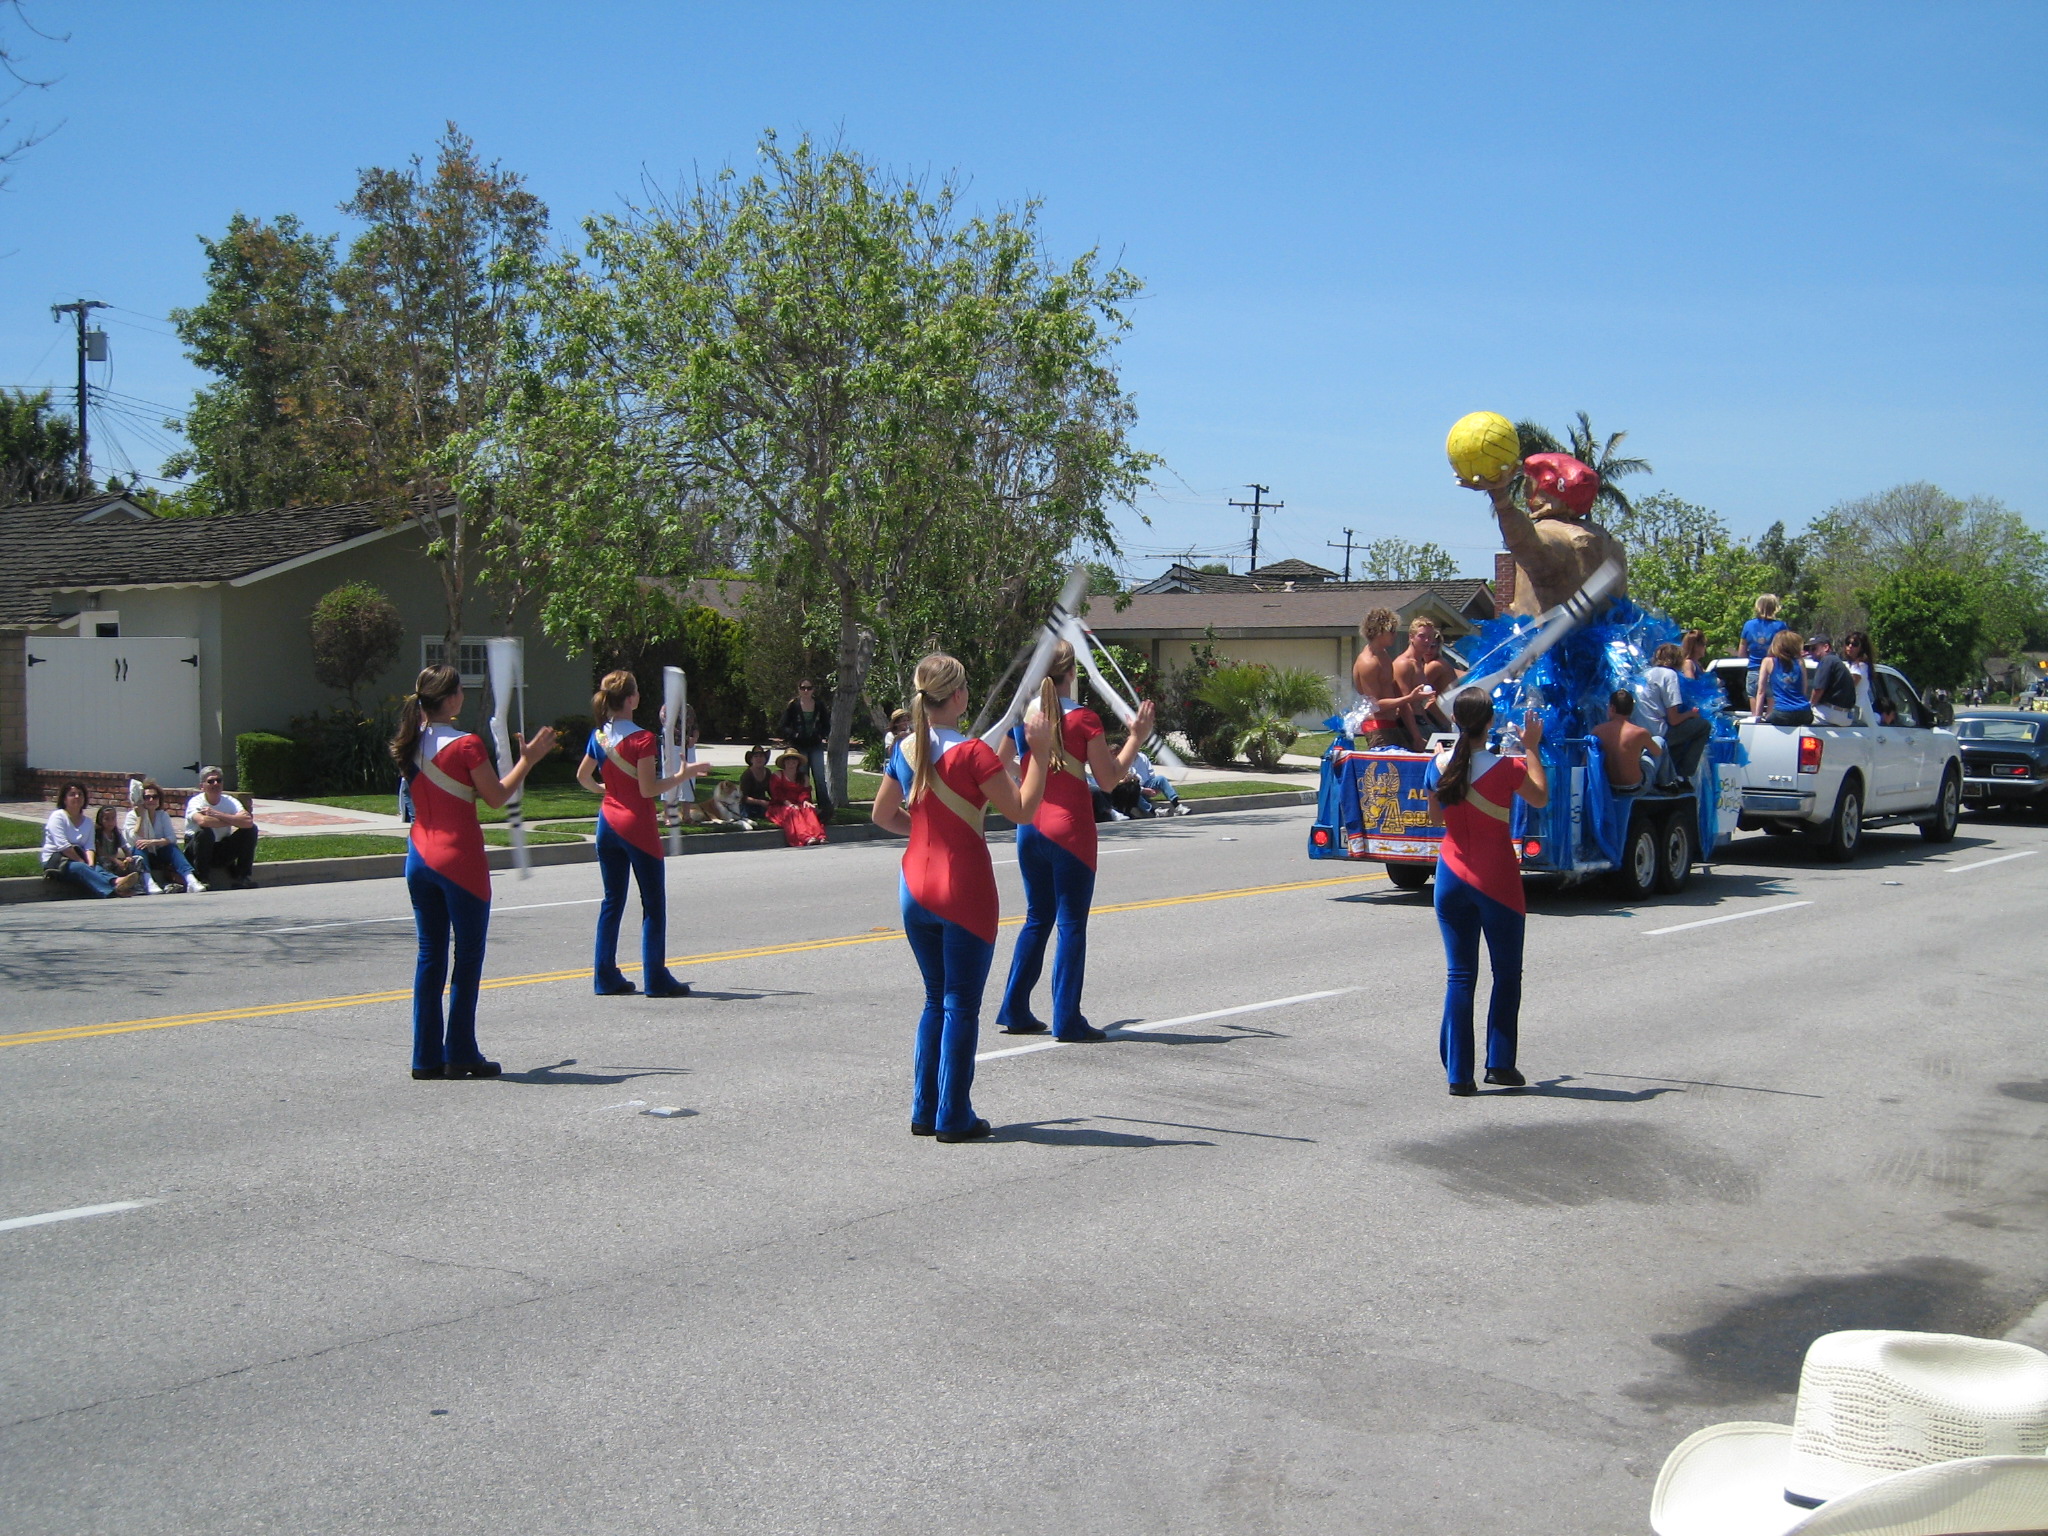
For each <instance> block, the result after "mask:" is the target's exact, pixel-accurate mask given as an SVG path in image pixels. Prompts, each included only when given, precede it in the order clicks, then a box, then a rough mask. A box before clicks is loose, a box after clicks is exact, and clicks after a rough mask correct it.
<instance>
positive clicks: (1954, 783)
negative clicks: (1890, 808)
mask: <svg viewBox="0 0 2048 1536" xmlns="http://www.w3.org/2000/svg"><path fill="white" fill-rule="evenodd" d="M1962 814H1963V781H1962V779H1961V777H1960V776H1958V774H1957V773H1956V771H1955V769H1954V768H1953V767H1950V769H1949V770H1948V772H1946V773H1944V774H1943V775H1942V776H1941V799H1940V800H1939V801H1937V802H1936V803H1935V807H1934V814H1933V815H1932V816H1930V817H1928V818H1927V820H1925V821H1923V822H1921V823H1920V835H1921V836H1922V837H1924V838H1926V839H1927V841H1928V842H1930V843H1945V842H1947V841H1949V840H1950V839H1951V838H1953V837H1954V836H1955V835H1956V818H1957V817H1959V816H1961V815H1962Z"/></svg>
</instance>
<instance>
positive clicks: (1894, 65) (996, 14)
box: [0, 0, 2048, 574]
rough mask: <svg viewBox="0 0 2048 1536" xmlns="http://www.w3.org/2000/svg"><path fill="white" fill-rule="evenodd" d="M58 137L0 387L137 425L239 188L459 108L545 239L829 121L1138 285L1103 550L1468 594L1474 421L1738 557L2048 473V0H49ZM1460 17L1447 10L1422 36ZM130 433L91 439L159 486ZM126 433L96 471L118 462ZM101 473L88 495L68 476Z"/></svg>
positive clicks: (9, 248) (42, 172)
mask: <svg viewBox="0 0 2048 1536" xmlns="http://www.w3.org/2000/svg"><path fill="white" fill-rule="evenodd" d="M29 15H30V17H31V19H33V20H34V21H36V22H37V23H38V25H40V26H41V27H42V28H43V29H44V30H46V31H51V32H58V33H68V34H69V41H68V42H66V43H63V44H61V45H56V44H49V43H41V42H37V41H36V40H34V39H25V40H23V42H24V43H25V45H26V49H27V51H28V55H29V57H28V63H29V65H30V67H32V68H41V69H44V70H46V71H48V72H51V73H56V74H59V75H61V77H62V78H61V79H60V80H59V81H58V83H57V84H56V86H55V87H54V88H53V89H52V90H50V91H48V92H45V93H42V94H40V95H39V96H36V97H33V98H29V99H24V100H21V101H18V102H16V103H15V105H14V107H13V108H12V109H11V110H12V112H13V115H14V116H15V117H16V119H17V121H18V122H19V121H24V120H32V119H33V120H40V121H42V122H44V123H46V124H47V123H51V122H55V121H57V120H58V119H62V120H63V122H62V127H61V128H60V129H59V130H58V131H57V133H56V134H55V135H54V136H53V137H52V138H51V139H50V140H49V141H48V142H47V143H46V144H44V145H42V146H41V147H40V148H38V149H36V150H35V151H33V152H32V153H31V154H30V155H29V156H28V157H26V158H25V159H24V160H22V161H21V162H20V163H19V164H18V165H16V166H15V167H14V168H13V181H12V184H11V186H10V187H9V188H8V189H7V190H6V191H5V192H4V193H0V383H4V384H20V383H42V382H51V383H58V384H62V383H63V382H64V381H65V380H66V379H68V378H69V377H70V374H71V367H72V365H71V361H70V351H69V345H68V343H67V342H66V340H65V335H66V334H68V333H61V332H60V331H59V330H58V328H57V327H56V326H54V325H53V324H52V323H51V321H50V317H49V312H48V306H49V305H50V303H52V302H54V301H60V300H66V299H70V298H72V297H75V296H78V295H84V296H87V297H92V298H100V299H106V300H109V301H111V302H113V303H116V304H119V305H121V306H124V308H123V309H120V310H115V311H111V312H108V313H107V315H106V322H107V328H108V329H109V331H110V332H111V333H112V336H113V340H114V351H115V355H114V361H113V363H112V364H111V367H110V370H101V369H96V370H95V373H96V376H97V377H98V378H99V379H100V380H101V381H104V382H108V383H109V384H110V387H111V388H113V389H114V390H116V391H118V392H119V393H120V394H121V395H122V396H124V397H126V399H127V400H131V401H144V402H160V403H163V404H168V405H176V404H178V403H179V402H181V401H183V400H184V399H186V398H187V397H188V396H189V393H190V390H191V389H192V387H193V386H194V385H195V384H196V383H198V382H200V380H199V378H198V376H197V374H196V373H195V372H194V370H192V369H191V368H190V366H189V365H188V364H186V363H185V362H184V361H183V359H182V357H181V355H180V351H179V347H178V345H177V342H176V341H175V339H174V338H172V337H170V336H169V335H168V334H166V332H167V327H166V326H165V325H164V323H163V319H162V317H163V316H165V315H166V314H167V313H168V311H169V309H170V307H171V306H173V305H178V304H186V303H191V302H193V301H194V300H196V298H197V297H198V295H199V282H200V278H201V258H200V252H199V248H198V245H197V243H196V240H195V238H194V237H195V236H196V235H198V234H200V233H214V232H217V231H219V230H220V229H221V228H222V227H223V226H224V225H225V224H226V222H227V220H228V218H229V217H230V216H231V215H232V214H233V213H234V212H235V211H236V210H238V209H240V210H242V211H245V212H247V213H250V214H252V215H265V216H268V215H273V214H276V213H280V212H296V213H298V214H299V215H301V217H303V218H305V219H306V220H307V221H308V222H309V223H310V224H312V225H313V226H314V227H316V228H323V229H342V228H343V221H342V219H341V217H340V215H339V214H338V213H336V212H334V205H335V204H336V203H338V202H339V201H340V200H341V199H342V198H344V197H345V196H346V195H347V194H348V192H349V190H350V188H351V187H352V185H353V179H354V173H355V171H356V170H357V168H358V167H361V166H366V165H372V164H394V163H397V162H398V161H400V160H402V159H403V158H404V157H406V156H407V155H409V154H412V153H414V152H428V153H430V152H431V147H432V143H433V140H434V138H435V136H436V135H437V134H438V133H439V131H440V129H441V126H442V123H443V121H444V120H446V119H450V118H452V119H454V120H456V121H457V122H458V123H460V125H461V126H462V127H463V128H464V130H466V131H467V132H469V133H470V134H471V135H473V136H474V137H475V139H476V140H477V141H478V144H479V147H480V148H481V149H482V150H483V151H484V152H485V153H486V154H487V155H492V156H496V157H499V158H501V159H502V160H503V161H504V162H505V163H506V164H507V165H508V166H510V167H513V168H515V169H517V170H520V171H522V172H524V173H525V174H526V175H527V176H528V177H529V178H530V182H531V185H532V186H533V188H534V190H535V191H536V192H538V193H539V194H540V195H541V197H542V198H543V199H545V201H546V202H547V203H548V205H549V206H550V208H551V209H552V210H553V213H554V217H555V227H556V230H557V233H558V235H560V236H562V237H573V235H574V233H575V224H576V222H577V221H578V220H579V219H580V218H581V217H582V216H583V215H584V214H585V213H587V212H589V211H590V210H592V209H603V208H612V207H616V206H617V205H618V203H619V202H620V200H621V199H622V198H624V197H629V196H631V195H632V194H633V193H634V191H635V189H636V187H637V186H638V185H639V183H640V180H641V177H642V176H643V174H644V175H648V176H651V177H653V178H654V179H656V180H657V181H662V182H669V181H672V180H673V179H674V178H675V176H676V175H677V174H678V173H679V172H680V171H683V170H685V169H686V168H688V167H690V166H693V165H696V166H701V167H704V168H706V169H710V168H713V167H716V166H718V165H720V164H722V163H725V162H728V161H731V162H737V163H740V164H745V163H747V162H748V161H750V160H751V158H752V155H753V146H754V143H755V140H756V138H757V137H758V135H759V133H760V131H761V130H762V129H763V128H766V127H774V128H776V129H777V130H779V131H781V132H782V133H784V134H785V135H791V134H795V133H797V132H800V131H803V130H806V129H808V130H810V131H812V132H814V133H818V134H822V135H829V134H832V133H834V132H842V133H843V134H844V136H845V137H846V139H847V140H848V141H849V142H850V143H851V144H852V145H854V146H855V147H857V148H859V149H861V150H863V151H864V152H866V153H868V154H869V155H871V156H873V157H875V158H878V159H881V160H883V161H885V162H888V163H890V164H892V165H895V166H898V167H902V168H906V169H911V170H917V171H946V170H949V169H957V170H958V171H960V172H961V173H963V174H964V175H965V176H966V177H967V178H968V179H969V181H970V183H971V197H972V199H974V200H978V201H980V202H983V203H997V202H1013V201H1015V200H1018V199H1020V198H1022V197H1025V196H1037V197H1041V198H1043V199H1044V201H1045V208H1044V213H1043V223H1044V228H1045V230H1046V233H1047V236H1048V239H1049V242H1050V244H1051V245H1052V247H1053V249H1054V251H1055V253H1056V254H1068V253H1072V252H1076V251H1078V250H1081V249H1084V248H1086V247H1089V246H1100V247H1101V248H1103V249H1104V250H1105V251H1107V252H1109V253H1111V254H1113V255H1116V256H1119V257H1120V258H1121V259H1122V261H1123V262H1124V263H1125V264H1126V265H1127V266H1129V267H1130V268H1131V269H1132V270H1133V271H1135V272H1136V273H1138V274H1139V275H1140V276H1141V277H1142V278H1144V280H1145V281H1146V284H1147V290H1146V295H1145V297H1144V298H1143V300H1142V301H1141V302H1140V303H1139V304H1138V306H1137V307H1136V312H1135V314H1136V326H1135V329H1134V331H1133V333H1132V335H1131V337H1130V339H1129V341H1128V342H1127V344H1126V346H1125V348H1124V351H1123V367H1124V376H1125V379H1126V382H1127V384H1128V385H1129V386H1130V387H1131V389H1132V390H1133V391H1134V392H1135V393H1136V396H1137V400H1138V405H1139V411H1140V417H1139V428H1138V432H1139V440H1140V442H1141V443H1142V445H1143V446H1145V447H1147V448H1150V449H1152V450H1153V451H1155V452H1158V453H1160V454H1163V455H1164V456H1165V458H1166V460H1167V462H1168V464H1169V466H1170V472H1169V473H1168V474H1166V475H1163V476H1162V477H1161V480H1160V482H1159V486H1158V490H1157V493H1156V494H1155V495H1153V496H1151V497H1149V498H1148V499H1147V500H1146V502H1145V503H1144V505H1143V507H1142V508H1141V510H1142V511H1144V512H1145V513H1147V514H1149V515H1150V517H1151V519H1152V522H1151V525H1150V526H1149V527H1147V526H1145V525H1143V524H1141V523H1140V522H1139V521H1138V519H1137V517H1136V516H1135V515H1126V516H1124V517H1123V518H1122V519H1121V520H1120V522H1121V526H1122V527H1123V528H1124V530H1125V534H1126V541H1127V544H1128V546H1129V549H1130V551H1131V553H1130V556H1129V558H1128V560H1127V566H1128V568H1129V569H1131V570H1133V571H1136V572H1139V573H1143V574H1150V573H1152V572H1153V571H1156V570H1157V569H1158V568H1159V567H1160V566H1161V565H1163V563H1164V557H1165V556H1166V555H1167V554H1168V553H1169V552H1170V551H1174V550H1183V549H1190V548H1192V549H1194V550H1196V551H1199V552H1203V553H1211V554H1221V553H1225V552H1236V553H1237V554H1238V555H1239V562H1238V567H1237V568H1239V569H1242V568H1243V566H1242V546H1243V544H1244V541H1245V538H1246V525H1245V521H1244V519H1243V517H1242V516H1241V515H1240V514H1238V513H1235V512H1232V511H1230V510H1229V509H1228V508H1227V507H1226V506H1225V505H1224V504H1225V502H1226V501H1227V500H1228V499H1229V498H1230V497H1232V496H1242V495H1244V494H1245V492H1244V490H1243V486H1244V483H1245V482H1247V481H1252V480H1258V481H1262V482H1264V483H1266V484H1268V485H1270V486H1271V487H1272V488H1273V494H1274V495H1275V496H1276V497H1279V498H1281V499H1283V500H1284V501H1285V502H1286V510H1285V511H1284V512H1281V513H1279V514H1277V515H1275V516H1274V517H1272V518H1270V519H1269V520H1268V521H1267V524H1266V529H1265V533H1264V535H1263V537H1262V542H1261V557H1262V559H1268V558H1280V557H1283V556H1286V555H1297V556H1301V557H1303V558H1309V559H1317V560H1325V561H1327V560H1331V559H1334V560H1335V561H1337V562H1338V563H1341V554H1338V553H1337V552H1334V551H1330V550H1328V549H1326V548H1325V547H1324V542H1325V541H1326V540H1339V539H1341V538H1342V537H1343V534H1342V531H1341V530H1342V529H1344V528H1345V527H1347V526H1348V527H1350V528H1353V529H1356V530H1357V533H1358V536H1359V538H1361V539H1371V538H1375V537H1381V536H1385V535H1388V534H1400V535H1402V536H1404V537H1408V538H1418V539H1419V538H1429V539H1435V540H1436V541H1437V542H1439V543H1442V544H1444V545H1446V546H1448V547H1449V548H1451V549H1452V551H1453V552H1454V553H1456V554H1457V555H1458V556H1459V557H1460V559H1461V560H1462V561H1464V562H1465V565H1466V568H1467V569H1468V570H1470V571H1472V572H1474V573H1475V574H1477V573H1483V572H1487V571H1490V568H1491V567H1490V560H1489V559H1488V552H1489V551H1490V550H1491V549H1492V548H1494V547H1495V544H1496V540H1495V539H1494V538H1493V536H1492V530H1491V525H1490V520H1489V519H1488V518H1487V516H1486V513H1485V507H1484V503H1483V499H1482V498H1480V497H1478V496H1475V495H1473V494H1471V493H1468V492H1463V491H1460V490H1459V489H1458V488H1457V487H1456V486H1455V485H1453V484H1452V483H1451V481H1450V478H1449V471H1448V470H1447V468H1446V466H1445V464H1444V460H1443V453H1442V443H1443V434H1444V432H1445V430H1446V429H1447V428H1448V426H1449V425H1450V423H1451V422H1452V421H1453V420H1455V419H1456V418H1457V417H1458V416H1460V415H1462V414H1463V413H1465V412H1466V411H1468V410H1474V409H1482V408H1483V409H1492V410H1499V411H1502V412H1504V413H1506V414H1508V415H1511V416H1518V417H1519V416H1533V417H1535V418H1537V419H1538V420H1542V421H1546V422H1549V423H1551V424H1552V425H1554V426H1556V427H1559V428H1561V427H1562V426H1563V425H1564V424H1565V423H1566V422H1567V421H1568V420H1569V419H1570V416H1571V413H1572V412H1573V411H1575V410H1578V409H1580V408H1584V409H1586V410H1588V411H1590V412H1591V413H1592V416H1593V420H1594V423H1595V425H1596V426H1597V427H1599V428H1601V429H1602V430H1612V429H1615V428H1621V427H1625V428H1627V429H1629V431H1630V438H1629V446H1630V448H1632V449H1634V450H1635V451H1637V452H1640V453H1641V454H1642V455H1643V456H1645V457H1647V458H1649V459H1650V460H1651V461H1652V462H1653V463H1654V464H1655V465H1656V471H1657V472H1656V473H1655V475H1653V476H1650V477H1646V478H1644V479H1640V480H1637V481H1633V482H1631V487H1632V488H1634V489H1639V490H1640V489H1650V488H1656V487H1663V488H1668V489H1670V490H1672V491H1674V492H1676V493H1678V494H1680V495H1683V496H1685V497H1687V498H1688V499H1691V500H1695V501H1699V502H1703V503H1705V504H1707V505H1709V506H1712V507H1714V508H1716V509H1718V510H1719V511H1720V512H1721V513H1722V514H1723V515H1724V516H1725V517H1726V518H1727V519H1728V520H1729V522H1730V523H1731V524H1732V525H1733V526H1734V527H1735V529H1736V530H1737V531H1738V532H1741V533H1746V534H1747V533H1755V532H1758V531H1760V530H1761V529H1763V528H1764V527H1765V526H1766V525H1768V524H1769V523H1770V522H1772V521H1774V520H1777V519H1781V518H1782V519H1784V520H1785V521H1786V522H1787V523H1788V524H1790V525H1792V526H1793V527H1795V528H1796V527H1797V526H1799V525H1800V524H1802V523H1803V522H1804V521H1805V520H1806V519H1807V518H1809V517H1811V516H1812V515H1814V514H1815V513H1817V512H1819V511H1822V510H1824V509H1825V508H1826V507H1828V506H1829V505H1831V504H1832V503H1834V502H1837V501H1839V500H1842V499H1845V498H1847V497H1851V496H1856V495H1860V494H1863V493H1866V492H1869V491H1874V490H1878V489H1881V488H1883V487H1884V486H1887V485H1890V484H1894V483H1896V482H1898V481H1901V480H1913V479H1926V480H1933V481H1935V482H1937V483H1939V484H1941V485H1943V486H1944V487H1946V488H1947V489H1949V490H1951V491H1953V492H1955V493H1958V494H1963V495H1971V494H1981V495H1989V496H1997V497H2000V498H2002V499H2004V500H2005V501H2006V502H2007V503H2008V504H2010V505H2012V506H2014V507H2016V508H2019V509H2020V510H2022V511H2025V512H2026V513H2027V514H2028V515H2029V516H2030V517H2033V518H2034V519H2035V521H2036V522H2037V523H2040V522H2041V521H2042V514H2043V513H2044V512H2048V508H2044V507H2043V506H2042V505H2041V496H2040V491H2039V483H2038V466H2039V464H2040V462H2041V460H2042V457H2043V454H2044V450H2048V433H2044V430H2043V428H2044V421H2048V369H2044V367H2043V363H2042V359H2043V357H2044V356H2048V348H2044V342H2048V323H2044V321H2048V263H2044V259H2043V258H2044V255H2048V240H2044V234H2048V196H2044V193H2048V92H2044V91H2043V90H2042V89H2041V88H2040V80H2039V67H2038V66H2039V61H2040V59H2041V58H2042V57H2044V55H2048V7H2044V6H2041V5H2038V4H2018V5H2000V4H1967V3H1945V4H1940V5H1934V4H1924V5H1888V4H1879V3H1868V4H1856V5H1801V4H1783V3H1779V4H1770V5H1745V4H1721V5H1716V6H1711V7H1708V6H1684V7H1680V6H1673V5H1661V4H1630V5H1589V4H1578V5H1563V4H1560V5H1544V4H1534V3H1531V4H1523V5H1517V6H1493V5H1484V4H1477V5H1475V4H1466V5H1461V6H1459V7H1457V8H1455V10H1454V11H1453V10H1450V9H1449V8H1444V7H1434V6H1399V7H1394V6H1384V7H1382V6H1368V5H1351V6H1314V5H1284V4H1267V5H1259V6H1252V5H1244V6H1205V5H1186V4H1182V5H1165V4H1160V5H1122V4H1116V3H1097V4H1092V5H1071V6H1069V5H1055V4H1037V5H1030V6H1025V5H972V4H964V3H959V0H955V3H953V4H945V5H863V4H858V3H844V4H838V5H815V6H814V5H803V4H784V5H778V6H774V7H767V6H739V5H730V4H727V5H718V6H709V5H704V6H699V5H687V4H640V3H614V4H605V3H591V4H586V5H583V6H577V7H572V6H563V5H559V4H550V5H541V4H529V3H524V0H496V3H493V4H489V5H485V4H481V3H475V4H453V3H427V0H411V3H406V4H385V3H374V0H371V3H357V4H350V5H341V4H327V5H315V4H307V3H286V4H278V3H276V0H271V3H268V4H239V3H223V0H209V3H206V4H203V5H200V4H173V5H165V4H163V3H161V0H156V3H152V4H131V3H113V0H107V3H97V4H82V3H75V0H30V9H29ZM1447 16H1448V17H1449V18H1450V19H1448V20H1446V19H1444V18H1445V17H1447ZM132 409H133V410H134V411H135V412H137V413H138V414H136V415H132V416H130V417H127V418H125V419H121V418H117V419H116V420H115V421H114V422H113V423H112V425H113V428H114V431H115V433H117V434H118V435H119V436H120V438H121V439H122V443H123V446H124V447H125V448H126V450H127V453H128V455H129V456H130V457H132V459H133V460H134V461H135V463H136V464H137V466H138V467H140V468H143V469H146V470H154V469H155V468H156V467H157V464H156V461H155V456H154V455H153V454H152V453H151V452H150V451H149V448H148V442H149V439H148V436H147V434H146V433H145V432H144V430H143V424H144V423H146V422H147V421H148V420H149V419H150V418H151V416H152V414H153V413H152V412H151V411H150V410H149V409H148V408H147V407H144V406H140V405H137V406H134V407H133V408H132ZM108 446H109V447H110V448H111V446H112V445H111V444H109V445H108ZM95 457H96V459H97V460H98V461H99V463H100V464H101V465H102V466H103V467H105V468H111V467H117V462H118V461H114V462H110V456H109V455H102V454H96V455H95Z"/></svg>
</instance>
